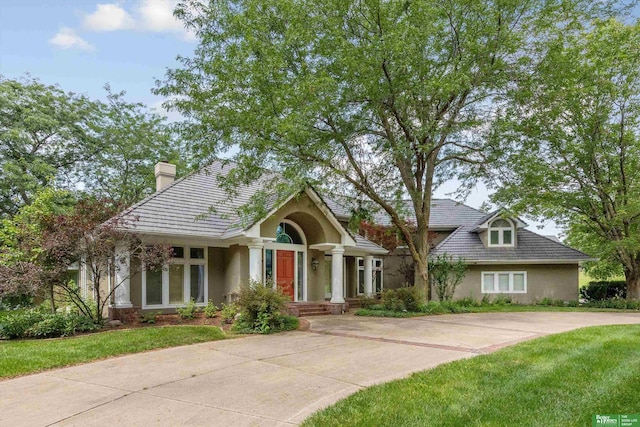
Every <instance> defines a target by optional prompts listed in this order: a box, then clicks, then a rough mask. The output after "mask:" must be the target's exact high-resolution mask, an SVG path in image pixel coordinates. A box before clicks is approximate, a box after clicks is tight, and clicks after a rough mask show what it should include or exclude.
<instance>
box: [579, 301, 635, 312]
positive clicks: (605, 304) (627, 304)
mask: <svg viewBox="0 0 640 427" xmlns="http://www.w3.org/2000/svg"><path fill="white" fill-rule="evenodd" d="M584 306H585V307H594V308H616V309H619V310H640V301H639V300H626V299H622V298H610V299H604V300H596V301H589V302H587V303H585V304H584Z"/></svg>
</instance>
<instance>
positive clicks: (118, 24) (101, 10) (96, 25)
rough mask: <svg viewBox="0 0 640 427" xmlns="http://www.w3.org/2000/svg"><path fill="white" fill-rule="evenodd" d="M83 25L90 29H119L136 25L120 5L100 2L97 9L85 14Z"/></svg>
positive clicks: (100, 30) (99, 30) (97, 30)
mask: <svg viewBox="0 0 640 427" xmlns="http://www.w3.org/2000/svg"><path fill="white" fill-rule="evenodd" d="M82 26H83V27H84V28H85V29H87V30H89V31H96V32H102V31H118V30H128V29H132V28H134V27H135V20H134V19H133V18H132V17H131V15H130V14H129V13H128V12H127V11H126V10H124V9H123V8H122V7H120V6H119V5H117V4H115V3H112V4H98V5H97V6H96V10H95V11H94V12H93V13H91V14H88V15H85V16H84V19H83V20H82Z"/></svg>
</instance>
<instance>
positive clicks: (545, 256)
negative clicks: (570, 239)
mask: <svg viewBox="0 0 640 427" xmlns="http://www.w3.org/2000/svg"><path fill="white" fill-rule="evenodd" d="M473 228H474V226H473V225H469V226H463V227H460V228H458V229H457V230H456V231H454V232H453V233H451V234H450V235H449V236H448V237H447V238H446V239H444V240H443V241H442V242H440V243H439V244H438V245H437V246H436V247H435V248H434V249H433V250H432V251H431V255H440V254H444V253H447V254H449V255H453V256H457V257H461V258H464V259H465V260H466V261H467V262H473V261H497V262H526V261H544V260H546V261H550V262H551V261H575V262H579V261H587V260H590V259H592V258H591V257H589V256H588V255H586V254H584V253H582V252H580V251H578V250H576V249H573V248H570V247H569V246H566V245H564V244H562V243H560V242H559V241H555V240H552V239H550V238H548V237H546V236H541V235H540V234H536V233H534V232H532V231H529V230H525V229H519V230H518V232H517V245H516V247H506V248H491V247H490V248H487V247H485V246H484V244H483V243H482V241H481V240H480V236H479V235H478V233H475V232H473V231H472V230H473Z"/></svg>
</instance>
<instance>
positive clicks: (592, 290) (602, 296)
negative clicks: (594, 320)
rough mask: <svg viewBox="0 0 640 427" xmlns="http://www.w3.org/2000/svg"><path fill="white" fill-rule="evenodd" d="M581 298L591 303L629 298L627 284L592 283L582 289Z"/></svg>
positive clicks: (615, 282)
mask: <svg viewBox="0 0 640 427" xmlns="http://www.w3.org/2000/svg"><path fill="white" fill-rule="evenodd" d="M580 297H582V298H584V299H585V300H587V302H590V301H600V300H608V299H612V298H619V299H624V298H626V297H627V283H626V282H625V281H623V280H606V281H599V282H597V281H592V282H589V284H588V285H587V286H584V287H582V288H580Z"/></svg>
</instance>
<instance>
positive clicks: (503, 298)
mask: <svg viewBox="0 0 640 427" xmlns="http://www.w3.org/2000/svg"><path fill="white" fill-rule="evenodd" d="M512 302H513V299H512V298H511V296H510V295H505V294H498V295H496V297H495V298H494V300H493V303H492V304H495V305H501V306H505V305H509V304H511V303H512Z"/></svg>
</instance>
